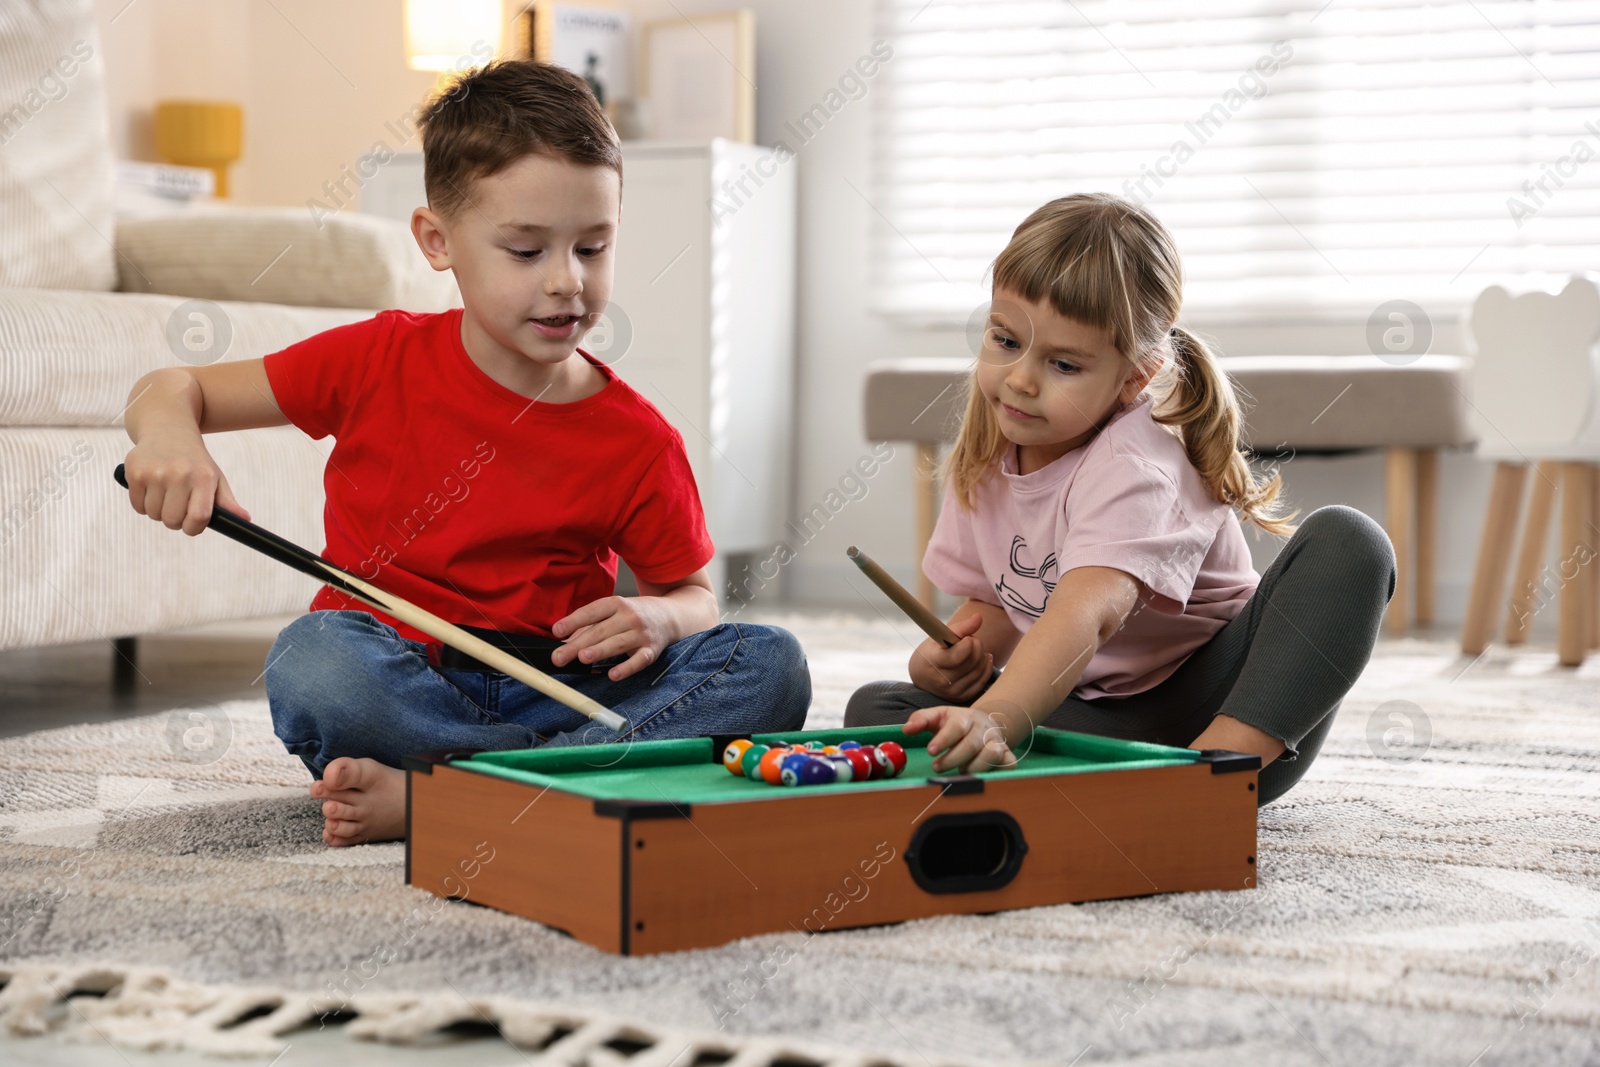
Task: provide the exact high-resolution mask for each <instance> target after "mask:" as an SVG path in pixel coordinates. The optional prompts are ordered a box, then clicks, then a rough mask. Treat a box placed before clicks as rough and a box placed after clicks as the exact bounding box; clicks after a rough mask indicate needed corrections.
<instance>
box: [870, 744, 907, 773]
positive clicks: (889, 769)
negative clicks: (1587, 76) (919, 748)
mask: <svg viewBox="0 0 1600 1067" xmlns="http://www.w3.org/2000/svg"><path fill="white" fill-rule="evenodd" d="M877 762H878V763H879V764H881V765H882V767H883V776H884V777H885V778H893V777H894V776H895V775H897V774H899V773H900V772H901V771H903V770H905V769H906V750H905V746H903V745H901V744H900V742H898V741H885V742H884V743H883V744H881V745H879V746H878V751H877Z"/></svg>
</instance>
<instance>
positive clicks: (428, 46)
mask: <svg viewBox="0 0 1600 1067" xmlns="http://www.w3.org/2000/svg"><path fill="white" fill-rule="evenodd" d="M504 18H505V12H504V10H503V9H502V7H501V0H406V3H405V23H406V65H407V66H409V67H410V68H411V69H412V70H435V71H439V72H440V78H439V81H440V83H441V84H442V83H444V82H445V81H447V80H448V78H447V76H446V75H447V72H452V71H460V70H465V69H466V68H467V67H472V66H477V65H478V64H480V63H482V62H485V61H486V59H487V56H486V55H485V46H487V54H488V55H494V54H497V53H498V52H499V51H500V38H501V30H502V28H503V26H504Z"/></svg>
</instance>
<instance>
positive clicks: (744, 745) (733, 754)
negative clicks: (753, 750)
mask: <svg viewBox="0 0 1600 1067" xmlns="http://www.w3.org/2000/svg"><path fill="white" fill-rule="evenodd" d="M749 748H750V742H749V741H747V740H746V739H744V738H742V737H741V738H738V739H736V740H733V741H729V742H728V747H727V748H725V749H723V750H722V765H723V766H724V767H726V768H728V773H729V774H743V773H744V765H743V763H741V762H740V761H741V760H743V759H744V754H745V751H746V750H747V749H749Z"/></svg>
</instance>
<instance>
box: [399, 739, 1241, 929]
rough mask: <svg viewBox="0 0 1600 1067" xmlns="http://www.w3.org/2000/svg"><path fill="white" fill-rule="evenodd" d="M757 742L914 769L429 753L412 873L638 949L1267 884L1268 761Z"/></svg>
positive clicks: (1120, 747) (420, 882) (410, 797)
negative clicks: (1260, 812) (977, 756)
mask: <svg viewBox="0 0 1600 1067" xmlns="http://www.w3.org/2000/svg"><path fill="white" fill-rule="evenodd" d="M737 736H745V737H751V738H752V740H754V741H756V742H761V743H772V742H776V741H786V742H806V741H820V742H823V743H825V744H838V743H839V742H841V741H846V740H855V741H859V742H861V743H863V744H876V743H878V742H881V741H888V740H895V741H899V742H901V743H902V744H903V745H904V746H905V749H906V755H907V765H906V768H905V770H904V771H903V772H902V773H901V774H900V775H898V776H896V777H893V778H878V779H872V780H867V781H852V782H838V783H832V784H828V785H813V786H798V787H785V786H776V785H769V784H767V783H765V782H759V781H752V780H750V779H748V778H745V777H742V776H735V775H733V774H730V773H729V772H728V770H726V769H725V768H724V767H723V765H722V754H723V750H724V748H725V746H726V745H727V743H728V742H729V741H731V740H733V739H734V737H733V736H724V737H699V738H689V739H684V740H674V741H640V742H634V743H631V744H630V743H626V742H623V743H617V744H607V745H592V746H577V747H571V748H555V749H538V748H535V749H525V750H515V751H504V752H481V753H442V754H435V755H428V756H418V757H415V758H413V759H410V760H407V761H406V770H407V775H406V825H407V834H406V880H407V882H408V883H409V884H411V885H414V886H418V887H421V888H423V889H426V890H429V891H430V892H432V893H434V894H436V895H438V896H441V897H452V898H456V899H464V900H469V901H473V902H476V903H479V904H484V905H487V906H489V907H492V908H497V909H500V910H503V911H507V912H511V913H514V914H516V915H521V916H524V917H526V918H529V919H534V920H537V921H538V922H540V923H544V924H545V925H547V926H551V927H554V928H556V929H559V930H562V931H565V932H566V933H569V934H571V935H572V936H573V937H576V938H578V939H580V940H582V941H585V942H588V943H589V944H591V945H595V946H597V947H599V948H602V949H605V950H607V951H610V952H619V953H623V954H645V953H653V952H668V951H674V950H680V949H692V948H701V947H706V946H710V945H719V944H722V943H724V942H727V941H731V940H734V939H735V938H740V937H746V936H749V935H752V934H761V933H769V932H774V931H785V930H794V931H798V932H801V933H817V932H821V931H822V930H831V929H839V928H843V927H852V926H867V925H874V924H881V923H893V922H902V921H904V920H907V919H915V918H922V917H925V916H930V915H941V914H969V913H980V912H994V911H1003V910H1006V909H1010V908H1027V907H1036V906H1039V905H1045V904H1063V903H1070V902H1078V901H1085V900H1103V899H1109V898H1113V897H1131V896H1142V895H1146V894H1151V893H1171V892H1186V891H1193V890H1204V889H1247V888H1250V887H1252V886H1254V885H1255V855H1256V800H1257V794H1256V777H1257V772H1258V771H1259V769H1260V766H1261V761H1260V759H1259V758H1258V757H1256V756H1249V755H1243V754H1240V753H1234V752H1197V751H1194V750H1192V749H1185V748H1168V747H1166V746H1162V745H1152V744H1145V743H1142V742H1135V741H1119V740H1115V739H1111V738H1105V737H1096V736H1091V735H1088V734H1076V733H1068V732H1065V731H1059V730H1049V729H1041V730H1039V731H1038V733H1037V735H1036V736H1035V738H1034V740H1033V743H1032V745H1031V746H1030V748H1029V750H1028V751H1027V752H1026V753H1025V754H1024V755H1023V757H1022V758H1021V760H1020V762H1019V763H1018V765H1017V766H1016V767H1015V768H1014V769H1011V770H1005V771H988V772H985V773H983V774H979V775H960V774H934V773H933V771H932V767H931V763H932V759H931V757H930V756H929V754H928V751H927V747H926V746H927V742H928V740H929V738H930V736H931V735H929V734H926V733H924V734H920V735H916V736H912V737H907V736H905V735H904V734H903V733H902V732H901V730H900V728H899V727H898V726H885V727H873V728H866V729H855V730H843V729H841V730H811V731H796V732H794V733H787V734H756V735H737Z"/></svg>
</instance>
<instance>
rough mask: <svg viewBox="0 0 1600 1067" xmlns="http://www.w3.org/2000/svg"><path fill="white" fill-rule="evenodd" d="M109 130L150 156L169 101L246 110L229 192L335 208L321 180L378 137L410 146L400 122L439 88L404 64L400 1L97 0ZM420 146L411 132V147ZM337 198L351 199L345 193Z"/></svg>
mask: <svg viewBox="0 0 1600 1067" xmlns="http://www.w3.org/2000/svg"><path fill="white" fill-rule="evenodd" d="M95 7H96V15H97V17H98V20H99V23H100V36H101V48H102V50H103V51H104V54H105V57H106V70H107V81H108V84H109V94H110V102H111V134H112V140H113V144H114V146H115V148H116V151H117V154H118V157H119V158H124V159H154V158H155V154H154V143H153V137H152V134H151V119H150V116H151V113H152V111H153V108H154V105H155V102H156V101H157V100H162V99H173V98H200V99H208V100H229V101H233V102H235V103H239V104H241V105H243V107H244V134H245V144H244V155H243V158H242V159H241V160H240V161H239V162H238V163H237V164H235V165H234V167H233V170H232V172H231V177H232V179H233V183H234V196H233V200H234V201H235V202H236V203H240V204H278V205H282V204H292V205H303V204H305V202H306V201H307V200H308V199H310V198H312V197H316V198H319V199H321V200H322V201H323V202H324V203H328V204H330V206H333V205H334V201H332V200H331V199H330V197H329V194H328V192H327V191H326V190H325V189H324V183H325V182H332V183H334V184H335V185H337V184H338V183H339V182H340V181H341V179H343V180H344V181H345V188H346V189H347V190H350V191H351V192H353V191H354V190H355V186H354V184H353V183H351V182H350V181H349V180H348V179H347V178H345V171H344V168H347V167H348V168H354V167H355V165H356V161H357V159H358V158H359V157H360V156H362V155H364V154H365V153H367V152H369V151H371V149H372V148H373V146H374V144H375V142H377V141H380V140H382V141H384V142H385V143H387V144H388V146H389V147H390V148H399V147H402V142H403V140H404V138H405V134H404V133H403V132H402V133H401V134H396V132H395V131H394V129H393V128H391V124H392V125H393V126H398V121H397V120H398V119H400V117H401V116H404V115H406V114H407V113H408V112H409V110H410V109H411V107H412V106H413V105H414V104H416V103H418V102H420V101H422V100H424V99H425V98H426V97H427V95H428V93H429V92H430V91H431V90H432V88H433V84H434V77H435V76H434V75H433V74H431V73H429V72H426V71H415V70H411V69H410V68H408V67H407V66H406V63H405V44H404V34H403V29H402V25H401V17H400V4H399V3H398V2H397V0H340V2H338V3H319V2H316V0H271V2H270V3H269V2H265V0H224V2H217V0H136V2H134V3H131V4H130V3H128V0H96V2H95ZM409 147H411V148H416V147H417V145H416V143H415V141H414V140H413V141H412V142H411V144H410V145H409ZM341 199H350V197H348V196H341Z"/></svg>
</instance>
